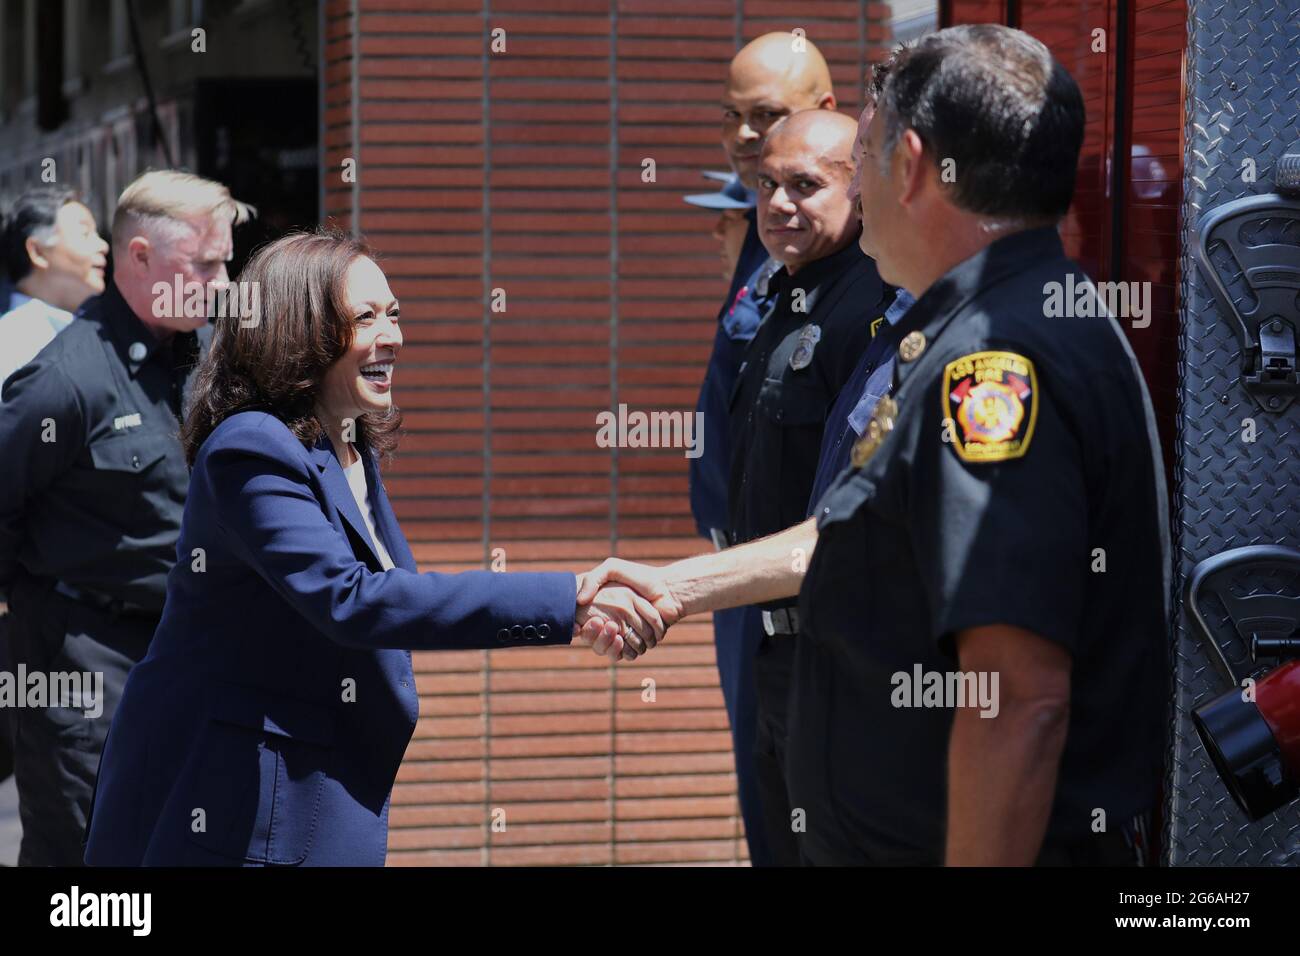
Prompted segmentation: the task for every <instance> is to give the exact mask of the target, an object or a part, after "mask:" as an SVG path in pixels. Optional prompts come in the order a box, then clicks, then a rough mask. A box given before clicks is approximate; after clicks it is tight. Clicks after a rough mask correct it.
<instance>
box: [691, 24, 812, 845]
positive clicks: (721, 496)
mask: <svg viewBox="0 0 1300 956" xmlns="http://www.w3.org/2000/svg"><path fill="white" fill-rule="evenodd" d="M804 109H827V110H833V109H835V94H834V92H833V90H832V87H831V76H830V69H829V67H828V66H827V65H826V60H825V59H824V58H823V57H822V55H821V52H820V51H819V50H818V49H817V47H816V46H815V45H814V44H813V43H812V41H810V40H808V39H807V38H805V37H796V36H795V35H794V34H790V33H768V34H764V35H763V36H760V37H758V38H757V39H755V40H754V41H752V42H751V43H749V44H747V45H746V46H745V47H744V48H743V49H741V50H740V52H738V53H737V54H736V56H735V57H734V58H733V59H732V61H731V64H730V65H729V67H728V70H727V80H726V85H725V87H724V89H723V95H722V114H723V115H722V148H723V149H724V150H725V151H726V153H727V158H728V160H729V161H730V163H731V168H732V170H733V171H734V172H735V174H736V176H737V178H738V179H739V181H740V186H741V187H742V188H743V189H745V190H746V201H747V203H748V206H749V209H748V210H747V211H746V213H745V219H746V220H747V222H748V229H747V230H746V232H745V235H744V240H743V243H742V244H741V248H740V253H739V258H738V261H737V263H736V267H735V271H734V273H733V274H732V277H731V287H730V289H729V290H728V292H727V297H726V298H725V299H724V300H723V303H722V307H721V308H720V309H719V311H718V325H717V330H716V333H715V335H714V340H713V350H712V353H711V354H710V356H709V365H708V369H707V371H706V372H705V374H704V380H703V383H702V384H701V386H700V395H699V401H698V402H697V404H696V410H697V411H698V412H699V413H700V414H701V415H702V416H703V417H702V419H701V420H702V422H703V425H704V435H703V449H704V451H703V454H701V455H700V457H698V458H693V459H691V462H690V497H691V513H692V515H693V516H694V517H695V524H696V528H697V530H698V532H699V533H700V535H701V536H703V537H704V538H706V539H708V540H709V541H711V542H712V543H713V545H714V547H716V548H725V547H727V545H728V544H729V542H730V535H729V529H728V521H729V518H728V507H727V480H728V467H729V464H730V461H731V453H730V449H729V447H728V432H727V409H728V404H729V401H730V397H731V392H732V389H733V387H734V385H735V382H736V372H737V370H738V369H739V368H740V356H741V353H742V352H743V351H744V349H745V345H746V343H748V342H749V340H750V339H751V338H753V336H754V331H755V329H757V327H758V323H759V320H760V318H761V316H762V314H764V313H765V311H766V308H767V305H766V303H765V302H764V301H763V297H764V295H765V293H766V272H765V271H764V270H770V268H772V267H774V265H775V264H770V263H769V259H768V255H767V251H766V250H765V249H764V248H763V244H762V243H761V242H760V241H759V237H758V229H757V226H756V225H755V221H754V211H753V202H754V190H755V189H756V188H757V185H758V155H759V151H760V150H761V149H762V146H763V140H764V137H765V136H766V135H767V131H768V129H769V128H770V127H771V126H772V124H774V123H776V122H777V121H778V120H780V119H781V118H782V117H784V116H788V115H789V114H791V113H793V112H795V111H797V110H804ZM747 618H748V619H749V623H748V626H747V625H746V619H747ZM758 628H759V625H758V618H757V612H755V611H753V610H751V609H747V608H734V609H726V610H721V611H719V612H718V613H716V614H714V616H713V633H714V641H715V645H716V649H717V661H718V677H719V682H720V683H721V685H722V696H723V699H724V701H725V702H726V705H727V717H728V719H729V721H730V723H731V733H732V744H733V748H734V751H735V756H736V779H737V785H738V786H737V789H738V796H739V799H740V811H741V815H742V817H743V818H744V821H745V836H746V840H747V842H748V844H749V857H750V860H751V861H752V862H753V863H754V865H755V866H763V865H766V864H769V863H771V862H772V858H771V852H770V851H769V849H768V846H767V840H766V837H765V833H764V826H763V823H762V820H763V816H762V810H761V807H760V799H759V793H758V787H757V782H756V780H755V775H754V768H753V751H754V730H755V721H756V703H755V691H754V678H753V666H752V662H753V659H754V654H755V653H756V651H757V648H758V640H759V637H760V636H761V632H760V631H759V629H758Z"/></svg>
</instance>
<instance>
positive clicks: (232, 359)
mask: <svg viewBox="0 0 1300 956" xmlns="http://www.w3.org/2000/svg"><path fill="white" fill-rule="evenodd" d="M241 281H243V282H249V283H256V285H257V286H258V287H259V288H260V289H261V296H260V300H259V309H260V312H259V314H258V315H255V316H253V317H252V321H245V319H243V318H239V319H236V318H233V317H230V318H218V319H217V321H216V322H215V323H214V324H215V326H216V328H215V332H214V336H213V344H212V348H211V351H210V352H209V353H208V355H207V357H206V358H205V359H204V361H203V364H202V366H201V369H200V372H199V378H198V381H197V384H196V387H195V391H194V404H193V407H192V409H191V411H190V414H189V417H188V419H187V421H186V423H185V428H184V433H183V436H182V438H183V443H184V445H185V452H186V457H187V459H188V461H189V462H190V463H191V465H192V466H193V474H192V476H191V479H190V489H189V496H188V498H187V499H186V503H185V514H184V517H183V519H182V521H181V530H180V538H179V541H178V543H177V553H178V554H179V555H180V556H181V560H180V561H179V562H178V563H177V564H176V566H175V567H174V568H173V570H172V572H171V574H170V575H169V576H168V579H167V599H166V605H165V607H164V610H163V617H162V620H161V622H160V623H159V625H158V629H157V631H156V632H155V633H154V636H153V640H152V642H151V643H150V645H149V652H148V654H147V656H146V657H145V658H144V660H143V661H141V662H140V663H139V664H138V665H136V667H135V668H134V669H133V670H132V671H131V674H130V677H129V679H128V680H127V684H126V688H125V690H124V691H123V695H122V700H121V703H120V705H119V707H118V710H117V715H116V717H115V718H114V721H113V725H112V729H111V732H110V735H109V739H108V742H107V744H106V747H105V750H104V756H103V759H102V760H101V762H100V767H99V779H98V783H97V785H96V786H97V790H96V795H95V798H94V805H93V808H92V814H91V820H90V823H89V837H88V842H87V847H86V862H88V863H91V864H104V865H118V866H121V865H140V864H158V865H181V864H199V865H240V864H262V865H271V864H279V865H300V864H307V865H332V866H338V865H349V864H361V865H378V864H381V863H383V861H384V856H385V852H386V845H387V833H388V805H389V799H390V796H391V793H392V788H393V782H394V780H395V779H396V776H397V769H398V766H399V764H400V763H401V759H402V755H403V753H404V752H405V750H406V745H407V742H408V741H409V740H410V737H411V733H412V731H413V730H414V729H415V722H416V718H417V715H418V711H419V698H418V696H417V693H416V688H415V676H414V674H413V673H412V670H411V657H410V654H409V653H407V651H408V650H412V649H422V650H437V649H450V648H455V649H470V648H489V647H501V646H506V647H515V646H518V647H534V646H539V645H544V644H568V643H570V642H571V641H572V640H574V639H575V638H578V637H581V638H582V640H583V641H584V642H586V643H589V644H592V645H593V646H594V647H595V648H597V649H602V650H603V649H605V648H608V652H609V653H610V654H611V656H614V657H618V656H619V655H620V654H629V655H630V654H631V653H632V651H633V650H644V649H645V646H646V645H649V646H653V645H654V643H655V642H656V641H657V639H658V638H659V637H661V636H662V635H663V630H664V624H663V621H662V619H661V617H660V615H659V614H658V613H657V612H656V611H655V608H654V607H653V606H652V605H651V604H650V603H649V602H647V601H645V600H643V599H642V598H640V597H639V596H637V595H635V594H634V593H633V592H631V591H630V590H628V589H626V588H621V589H611V590H603V591H602V592H601V594H600V595H598V597H597V598H596V600H595V601H593V602H592V603H591V604H589V605H583V606H578V605H577V600H576V596H577V592H578V590H579V585H580V583H581V582H580V580H575V576H574V575H573V574H570V573H567V572H558V573H527V572H524V573H510V574H504V573H501V574H498V573H493V572H489V571H468V572H464V573H461V574H437V573H425V574H421V573H419V570H418V568H417V567H416V563H415V558H414V557H413V556H412V554H411V549H410V547H408V545H407V542H406V538H405V536H404V535H403V534H402V531H401V529H400V528H399V527H398V524H397V519H396V517H395V516H394V514H393V510H392V506H391V505H390V503H389V500H388V495H387V494H386V492H385V490H384V484H383V481H382V480H381V478H380V473H379V458H380V456H381V455H382V454H383V453H388V452H391V451H392V450H393V448H394V447H395V445H396V443H397V426H398V423H399V422H400V420H401V416H400V414H399V412H398V411H397V409H396V408H395V407H394V405H393V400H392V392H391V389H392V370H393V365H394V363H395V361H396V359H397V356H398V353H399V352H400V350H401V347H402V334H401V331H400V330H399V328H398V319H399V315H398V307H397V301H396V299H395V298H394V296H393V293H392V290H391V289H389V287H388V281H387V279H386V278H385V277H384V274H383V271H382V270H381V269H380V268H379V266H378V265H376V264H375V261H374V258H373V256H372V255H371V253H370V250H369V249H368V248H367V247H366V245H365V244H364V243H362V242H360V241H359V240H357V239H354V238H352V237H349V236H343V235H338V234H334V233H325V232H322V233H314V234H295V235H290V236H286V237H284V238H282V239H279V240H277V241H276V242H273V243H271V244H270V245H268V246H266V247H265V248H263V249H262V250H260V251H259V252H258V253H257V254H256V255H255V256H254V257H253V259H252V260H251V261H250V262H249V264H248V266H247V267H246V268H245V270H244V272H243V274H242V275H241Z"/></svg>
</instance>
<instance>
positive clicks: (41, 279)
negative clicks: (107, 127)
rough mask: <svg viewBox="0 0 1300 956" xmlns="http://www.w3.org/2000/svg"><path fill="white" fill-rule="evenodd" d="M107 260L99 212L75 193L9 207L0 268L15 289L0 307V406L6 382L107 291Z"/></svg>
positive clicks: (27, 198) (29, 197)
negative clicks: (91, 300) (86, 304)
mask: <svg viewBox="0 0 1300 956" xmlns="http://www.w3.org/2000/svg"><path fill="white" fill-rule="evenodd" d="M107 254H108V243H106V242H105V241H104V240H103V239H102V238H100V235H99V232H98V230H97V228H96V225H95V216H94V214H93V213H92V212H91V211H90V210H89V209H88V208H87V207H86V206H85V204H83V203H82V202H81V201H80V200H79V199H78V197H77V194H76V193H75V192H74V191H73V190H71V189H66V188H63V187H57V186H43V187H40V188H37V189H31V190H28V191H27V192H25V193H23V194H22V195H21V196H19V197H18V199H17V200H15V202H14V203H13V204H12V206H11V207H10V208H9V209H8V211H7V212H6V214H5V216H4V221H3V228H2V230H0V262H2V263H3V268H4V271H5V273H6V274H7V275H8V279H9V282H10V283H12V286H11V288H10V294H9V300H8V302H0V311H3V314H0V401H3V385H4V382H5V380H6V379H7V378H9V376H10V375H12V374H13V373H14V372H15V371H17V370H18V369H20V368H22V367H23V366H24V365H26V364H27V363H28V362H30V361H31V360H32V359H34V358H35V357H36V355H37V353H38V352H40V350H41V349H43V348H45V346H47V345H48V344H49V343H50V342H51V341H52V340H53V338H54V336H56V335H58V334H59V332H61V331H62V330H63V329H65V328H67V327H68V325H69V324H71V322H72V317H73V313H75V312H76V311H77V309H78V308H79V307H80V306H81V304H82V303H83V302H84V301H86V299H88V298H90V297H91V296H95V295H99V294H100V293H101V292H103V291H104V269H105V266H106V265H107V264H108V259H107Z"/></svg>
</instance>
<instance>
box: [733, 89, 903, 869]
mask: <svg viewBox="0 0 1300 956" xmlns="http://www.w3.org/2000/svg"><path fill="white" fill-rule="evenodd" d="M855 136H856V126H855V124H854V122H853V120H851V119H850V118H849V117H847V116H845V115H843V114H842V113H834V112H830V111H826V110H805V111H803V112H800V113H795V114H793V115H791V116H789V117H787V118H786V119H783V120H782V121H781V122H780V123H778V124H777V125H775V126H774V127H772V129H771V130H770V131H769V132H768V136H767V141H766V142H765V143H764V144H763V153H762V159H761V163H760V167H759V180H758V182H759V189H758V196H759V204H758V227H759V234H760V236H761V237H762V240H763V245H764V246H765V247H766V248H767V251H768V252H769V253H770V254H771V255H772V257H773V258H775V259H778V260H780V261H781V262H782V263H784V265H783V267H782V268H781V269H779V270H777V272H776V273H775V275H774V276H773V277H772V280H771V282H770V283H769V293H770V295H771V296H772V297H773V298H774V300H775V303H776V304H775V307H774V308H773V310H772V313H771V314H770V315H769V316H768V317H767V318H766V319H765V320H764V322H763V324H762V325H760V326H759V328H758V332H757V334H756V335H755V336H754V339H753V341H751V342H750V343H749V346H748V347H747V348H746V350H745V353H744V360H743V362H742V364H741V367H740V373H739V376H738V378H737V381H736V387H735V389H734V391H733V392H732V397H731V410H730V414H731V420H730V421H731V436H730V437H731V483H730V487H729V489H728V497H729V500H730V503H731V519H730V527H731V529H732V532H733V535H734V539H735V541H736V542H737V543H740V542H745V541H752V540H754V539H755V538H760V537H764V536H766V535H769V534H773V533H775V532H777V531H781V530H782V529H784V528H788V527H789V526H791V525H793V524H796V523H797V522H798V521H799V520H800V519H802V518H803V517H804V515H805V514H806V509H807V504H808V494H809V491H810V490H811V488H812V482H813V477H814V474H815V472H816V469H817V459H818V450H819V448H820V446H821V439H822V431H823V426H824V424H825V421H826V412H827V410H828V409H829V408H830V406H831V404H832V403H833V402H834V401H835V398H836V396H837V395H839V393H840V391H841V389H842V388H843V386H844V384H845V383H846V382H847V381H848V379H849V378H850V376H851V374H852V372H853V370H854V367H855V366H856V365H857V362H858V358H859V357H860V356H861V355H862V353H863V351H864V350H865V349H866V347H867V343H868V341H869V340H870V335H871V331H870V325H871V319H872V318H879V317H880V316H881V315H882V314H883V312H884V310H885V308H886V307H887V306H888V305H889V302H890V298H891V293H887V290H886V288H885V287H884V286H883V285H882V283H881V281H880V277H879V275H877V273H876V268H875V265H874V263H872V261H871V260H870V259H869V258H868V257H867V256H865V255H864V254H863V253H862V250H861V249H860V248H859V247H858V243H857V238H858V235H857V234H858V221H857V217H856V216H855V215H854V209H853V203H852V200H851V198H850V194H849V184H850V180H851V178H852V175H853V145H854V139H855ZM761 619H762V627H763V633H762V637H761V639H760V645H759V649H758V653H757V655H756V656H755V659H754V673H755V680H756V686H757V691H758V693H757V702H758V734H757V740H756V744H755V746H756V757H755V763H756V767H757V771H758V781H759V788H760V791H761V794H762V802H763V815H764V818H765V821H766V825H767V834H768V840H769V842H770V845H771V849H772V852H773V854H774V862H776V863H777V864H778V865H783V866H794V865H797V864H798V863H799V852H798V847H797V844H796V842H795V835H794V831H793V830H792V821H791V816H790V812H791V806H790V801H789V797H788V795H787V790H786V780H785V772H784V764H785V735H786V726H785V724H786V698H787V696H788V693H789V688H790V667H791V664H792V661H793V648H794V641H793V639H792V635H795V634H797V633H798V632H799V622H798V616H797V613H796V612H795V608H794V602H793V601H788V600H787V601H780V602H774V603H770V604H768V605H766V606H764V607H763V608H761Z"/></svg>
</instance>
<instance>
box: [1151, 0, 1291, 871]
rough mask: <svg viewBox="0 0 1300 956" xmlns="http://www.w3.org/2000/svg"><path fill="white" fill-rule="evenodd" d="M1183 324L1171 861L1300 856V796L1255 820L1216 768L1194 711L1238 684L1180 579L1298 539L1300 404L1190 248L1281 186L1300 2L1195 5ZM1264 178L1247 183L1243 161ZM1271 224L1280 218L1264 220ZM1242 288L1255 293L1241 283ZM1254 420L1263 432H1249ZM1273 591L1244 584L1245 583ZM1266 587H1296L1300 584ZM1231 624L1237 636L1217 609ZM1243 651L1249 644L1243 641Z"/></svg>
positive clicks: (1245, 861) (1238, 290) (1191, 8)
mask: <svg viewBox="0 0 1300 956" xmlns="http://www.w3.org/2000/svg"><path fill="white" fill-rule="evenodd" d="M1187 39H1188V43H1187V75H1186V81H1187V98H1186V104H1185V108H1186V119H1185V135H1186V144H1187V145H1186V149H1187V156H1186V167H1185V169H1186V172H1185V174H1184V189H1183V209H1182V215H1183V226H1182V228H1183V230H1184V233H1183V244H1182V249H1183V255H1182V280H1181V288H1182V302H1183V306H1182V308H1183V313H1182V320H1183V322H1182V333H1181V340H1180V352H1181V362H1180V369H1181V372H1180V383H1179V412H1178V436H1177V459H1178V461H1177V473H1176V479H1175V480H1176V485H1175V489H1176V498H1175V507H1176V509H1177V514H1176V522H1175V530H1176V534H1177V536H1178V540H1177V542H1176V546H1177V547H1176V551H1175V564H1176V567H1175V580H1176V594H1177V595H1178V598H1177V600H1176V605H1177V606H1178V607H1179V608H1180V610H1179V611H1178V614H1177V619H1176V621H1175V627H1174V635H1173V652H1174V653H1173V660H1174V685H1175V686H1174V706H1173V709H1172V713H1171V717H1172V724H1173V726H1172V736H1171V746H1170V759H1169V784H1170V786H1169V788H1168V789H1169V806H1168V813H1167V814H1166V825H1165V850H1166V859H1167V861H1168V862H1170V863H1172V864H1175V865H1181V864H1199V865H1260V864H1289V865H1297V864H1300V805H1297V804H1292V805H1290V806H1289V807H1285V808H1283V809H1282V810H1279V811H1278V812H1276V813H1274V814H1272V815H1270V816H1269V817H1266V818H1265V819H1263V820H1260V821H1258V822H1255V823H1251V822H1249V821H1248V820H1247V818H1246V816H1245V815H1244V814H1243V813H1242V811H1241V810H1240V809H1238V807H1237V805H1236V804H1235V803H1234V802H1233V800H1232V798H1231V797H1230V796H1229V795H1228V792H1227V790H1226V789H1225V788H1224V786H1223V784H1222V783H1221V782H1220V781H1219V779H1218V776H1217V775H1216V773H1215V771H1214V768H1213V767H1212V766H1211V765H1210V762H1209V760H1208V759H1207V757H1206V755H1205V752H1204V749H1203V748H1202V746H1201V743H1200V739H1199V738H1198V737H1197V734H1196V731H1195V729H1194V728H1193V726H1192V722H1191V718H1190V711H1191V709H1192V708H1194V707H1196V706H1197V705H1199V704H1201V703H1204V702H1205V701H1207V700H1209V699H1211V698H1212V697H1214V696H1217V695H1218V694H1220V693H1222V692H1223V691H1224V690H1226V689H1227V688H1226V685H1225V683H1224V680H1223V678H1222V677H1221V676H1220V674H1219V672H1218V670H1216V668H1215V667H1214V665H1213V663H1212V661H1211V659H1210V656H1209V654H1208V653H1207V650H1206V648H1205V647H1203V646H1202V645H1201V643H1200V641H1199V639H1198V637H1197V636H1196V635H1195V634H1194V633H1193V631H1192V630H1191V628H1190V627H1189V622H1188V619H1187V617H1186V616H1185V614H1184V613H1183V611H1182V610H1181V605H1182V601H1181V595H1182V585H1183V582H1184V581H1185V580H1186V578H1187V575H1188V574H1189V573H1190V571H1191V569H1192V567H1193V566H1194V565H1195V564H1196V563H1197V562H1198V561H1200V560H1202V559H1203V558H1206V557H1209V556H1210V555H1213V554H1217V553H1218V552H1220V551H1223V550H1226V549H1228V548H1235V547H1241V546H1244V545H1248V544H1288V545H1291V546H1300V427H1298V426H1300V404H1298V405H1293V406H1292V407H1291V408H1290V409H1289V410H1288V411H1286V412H1285V413H1283V414H1281V415H1276V414H1270V413H1267V412H1263V411H1260V409H1259V408H1258V407H1257V406H1256V405H1255V404H1254V402H1253V401H1252V399H1251V398H1250V396H1248V395H1247V394H1246V392H1245V391H1244V390H1243V389H1242V387H1241V385H1240V384H1239V375H1240V354H1239V351H1240V350H1239V346H1238V342H1237V338H1236V335H1235V333H1234V330H1233V327H1232V325H1231V324H1230V321H1229V320H1228V318H1227V317H1225V316H1223V315H1220V314H1219V312H1218V310H1217V308H1216V307H1215V303H1214V299H1213V296H1212V294H1211V291H1210V288H1209V286H1208V285H1207V283H1206V282H1205V279H1204V277H1203V276H1202V275H1200V273H1199V272H1198V271H1197V268H1196V266H1195V264H1194V263H1193V261H1192V259H1191V256H1190V253H1189V251H1188V250H1189V248H1190V244H1189V241H1188V240H1189V238H1190V235H1191V230H1193V229H1194V228H1195V226H1196V222H1197V220H1198V219H1199V218H1200V216H1201V214H1202V213H1204V212H1205V211H1206V210H1208V209H1212V208H1213V207H1215V206H1217V205H1219V204H1220V203H1224V202H1227V201H1229V200H1232V199H1237V198H1240V197H1242V196H1249V195H1255V194H1258V193H1263V192H1268V191H1269V190H1270V189H1271V182H1272V174H1273V164H1274V162H1275V161H1276V159H1277V157H1278V156H1280V155H1281V154H1282V152H1283V151H1284V150H1285V149H1286V148H1287V146H1289V145H1290V144H1291V143H1293V142H1294V141H1295V140H1296V138H1297V137H1300V0H1280V2H1273V0H1229V2H1223V0H1208V2H1207V0H1190V2H1189V4H1188V37H1187ZM1245 160H1251V161H1253V163H1254V166H1255V173H1256V176H1257V180H1258V181H1257V182H1253V183H1252V182H1246V181H1243V161H1245ZM1260 228H1261V229H1262V230H1265V231H1267V230H1269V229H1270V228H1272V225H1271V224H1269V223H1265V224H1263V225H1262V226H1261V227H1260ZM1230 288H1231V290H1232V294H1233V295H1234V296H1239V295H1242V294H1244V293H1243V290H1242V286H1241V285H1240V284H1239V283H1237V284H1230ZM1247 418H1252V419H1254V422H1255V428H1256V440H1255V441H1254V442H1247V441H1245V440H1243V430H1244V426H1243V421H1244V420H1245V419H1247ZM1252 586H1261V585H1259V584H1258V583H1257V584H1255V585H1252V584H1251V582H1248V581H1243V582H1242V583H1241V587H1243V588H1246V589H1249V588H1250V587H1252ZM1262 586H1282V587H1295V586H1297V585H1296V582H1281V583H1280V585H1279V582H1273V583H1272V584H1265V585H1262ZM1215 624H1216V626H1218V627H1219V628H1222V629H1223V630H1221V631H1220V632H1219V633H1222V634H1226V633H1229V632H1230V628H1229V627H1228V624H1227V617H1226V614H1219V616H1218V618H1217V620H1216V622H1215ZM1230 647H1231V648H1232V652H1233V656H1234V658H1238V659H1244V657H1245V656H1246V650H1245V648H1243V647H1241V646H1239V645H1237V646H1232V645H1230Z"/></svg>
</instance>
